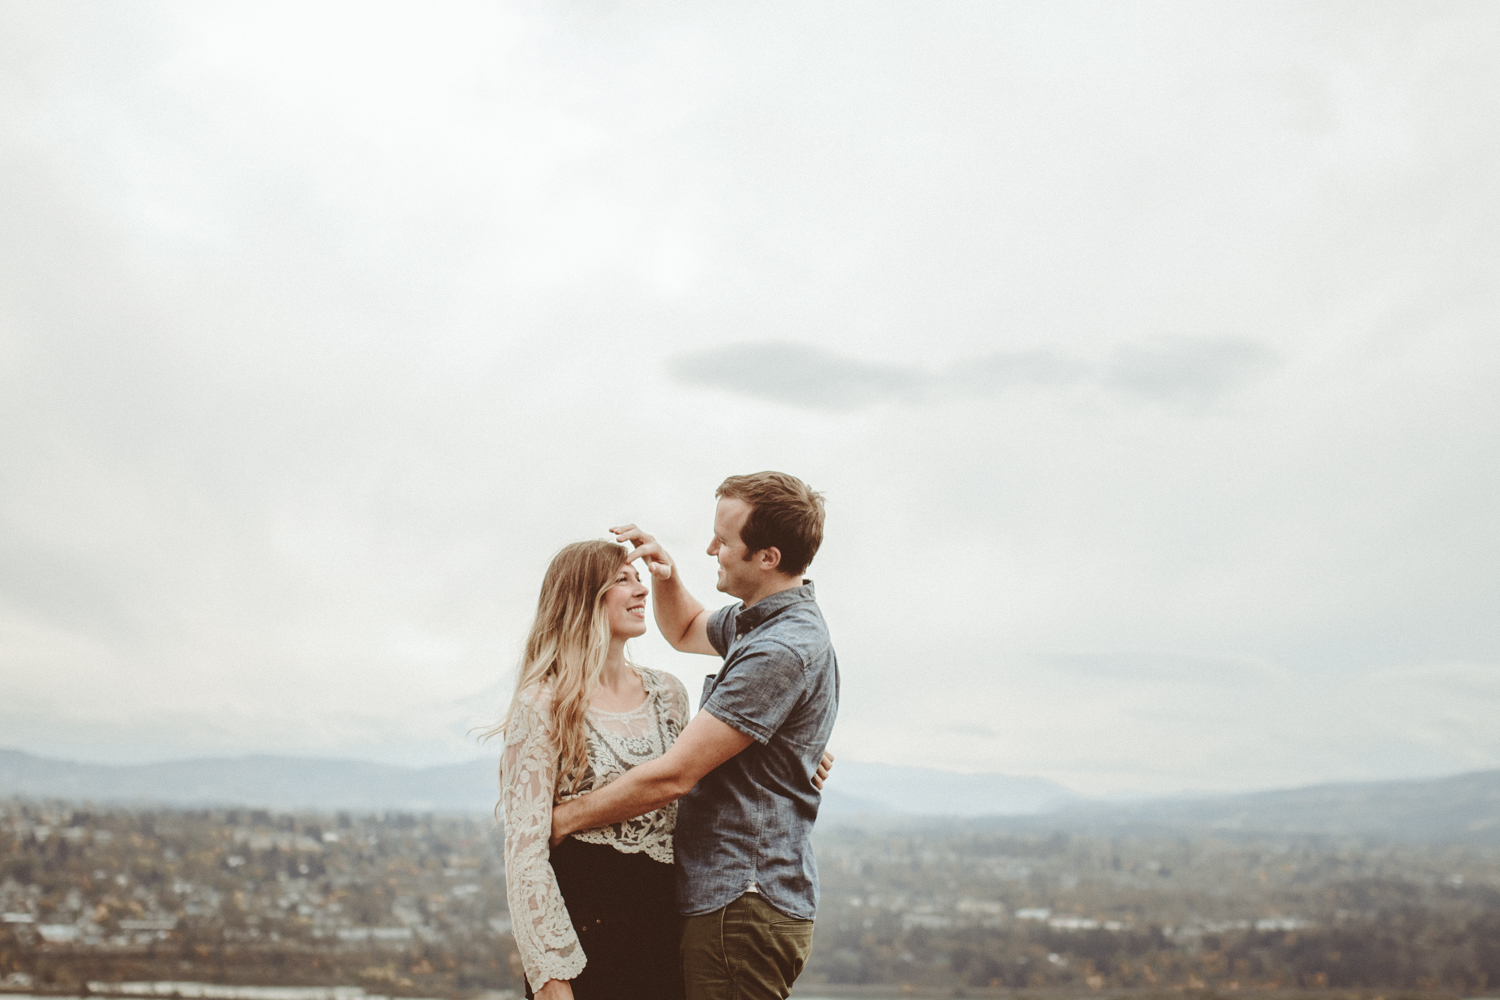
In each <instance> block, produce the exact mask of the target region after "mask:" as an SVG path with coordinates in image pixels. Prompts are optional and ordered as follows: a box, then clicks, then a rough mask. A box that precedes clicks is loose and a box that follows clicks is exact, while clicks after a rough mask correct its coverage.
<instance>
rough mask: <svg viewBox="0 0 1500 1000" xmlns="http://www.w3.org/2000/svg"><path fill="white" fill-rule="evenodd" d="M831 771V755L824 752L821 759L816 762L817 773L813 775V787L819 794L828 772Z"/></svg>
mask: <svg viewBox="0 0 1500 1000" xmlns="http://www.w3.org/2000/svg"><path fill="white" fill-rule="evenodd" d="M832 770H833V754H831V753H829V752H828V751H827V750H824V751H823V759H822V760H820V761H818V773H817V774H815V775H813V787H814V788H816V789H817V790H818V791H820V792H821V791H822V790H823V782H825V781H827V780H828V772H829V771H832Z"/></svg>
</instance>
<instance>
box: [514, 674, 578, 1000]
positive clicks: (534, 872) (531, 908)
mask: <svg viewBox="0 0 1500 1000" xmlns="http://www.w3.org/2000/svg"><path fill="white" fill-rule="evenodd" d="M549 729H550V727H549V722H548V714H547V711H546V700H545V698H540V699H538V698H527V697H526V696H525V695H524V694H523V695H521V696H520V698H519V704H517V705H516V710H515V714H514V716H513V717H512V719H511V722H510V727H509V729H508V730H507V731H506V734H505V752H504V754H503V755H502V757H501V789H500V797H501V802H502V803H503V804H504V807H505V892H506V897H507V901H508V903H509V905H510V920H511V933H512V934H513V935H514V936H515V939H516V950H517V951H519V952H520V953H521V966H522V968H524V969H525V971H526V980H527V981H528V982H529V983H531V988H532V989H533V990H540V989H541V988H542V985H543V984H544V983H546V982H547V980H549V979H574V978H576V977H577V976H578V974H579V973H580V972H582V971H583V967H584V965H585V964H586V963H587V958H586V957H585V955H584V953H583V946H582V945H581V944H580V943H579V941H578V935H577V934H576V933H574V931H573V921H572V919H571V918H570V917H569V916H568V907H567V905H566V904H565V903H564V902H563V898H562V891H561V890H560V889H558V887H557V876H556V875H555V874H554V873H553V871H552V863H551V860H550V858H551V848H549V847H548V846H547V841H548V839H550V837H551V836H552V802H553V798H554V796H555V793H556V790H557V763H556V760H557V755H556V753H555V751H554V749H553V746H552V736H551V733H550V731H549Z"/></svg>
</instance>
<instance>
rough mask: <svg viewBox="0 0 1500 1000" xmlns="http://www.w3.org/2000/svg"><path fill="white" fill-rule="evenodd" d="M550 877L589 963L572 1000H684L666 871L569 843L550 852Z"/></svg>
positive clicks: (677, 926)
mask: <svg viewBox="0 0 1500 1000" xmlns="http://www.w3.org/2000/svg"><path fill="white" fill-rule="evenodd" d="M552 871H553V872H554V873H556V875H557V887H558V888H559V889H561V890H562V898H563V902H564V903H566V904H567V906H568V916H569V917H570V918H572V921H573V930H574V931H576V932H577V934H578V940H579V943H581V944H582V945H583V953H584V955H585V956H587V958H588V964H587V965H586V966H584V969H583V971H582V972H581V973H579V975H578V978H577V979H574V980H573V982H572V986H573V997H574V1000H636V998H637V997H639V998H640V1000H683V998H684V992H683V987H682V958H681V956H680V953H679V947H680V943H681V938H682V918H681V917H679V916H678V915H677V885H676V871H675V869H674V868H673V866H672V865H664V864H662V863H661V862H660V861H653V860H652V859H651V858H650V857H648V856H647V855H646V854H644V853H640V854H624V853H622V852H620V851H617V850H615V849H614V848H613V847H610V846H608V845H607V844H585V843H583V842H582V841H579V840H574V839H573V838H572V837H569V838H567V839H566V840H564V841H563V842H562V843H561V844H558V845H557V846H556V847H554V848H552ZM526 995H527V996H528V997H530V996H531V995H532V993H531V984H530V983H528V984H527V985H526Z"/></svg>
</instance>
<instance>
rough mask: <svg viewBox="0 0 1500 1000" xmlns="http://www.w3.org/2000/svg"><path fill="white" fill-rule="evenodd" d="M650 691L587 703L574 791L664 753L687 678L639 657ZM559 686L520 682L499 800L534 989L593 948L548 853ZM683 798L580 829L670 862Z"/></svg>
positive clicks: (587, 836)
mask: <svg viewBox="0 0 1500 1000" xmlns="http://www.w3.org/2000/svg"><path fill="white" fill-rule="evenodd" d="M636 672H637V673H639V674H640V676H641V683H642V685H643V686H644V687H645V688H646V700H645V701H644V702H642V703H641V704H640V705H639V706H638V707H636V708H634V709H631V710H630V711H628V712H601V711H597V710H595V709H592V708H591V709H589V712H588V714H587V716H586V717H585V718H586V721H587V725H588V742H589V770H588V773H587V774H585V776H584V782H583V787H582V788H581V789H580V790H579V791H578V792H577V793H576V794H578V795H582V794H583V793H584V792H588V791H592V790H593V789H595V788H599V787H601V786H603V785H606V784H608V783H609V782H611V781H613V780H614V779H616V778H618V777H619V776H620V775H622V774H624V773H625V772H626V771H628V770H630V769H631V768H632V767H634V766H635V765H637V764H642V763H644V762H646V761H648V760H654V759H656V758H657V757H660V756H661V755H662V754H664V753H666V751H667V748H668V747H670V746H671V745H672V743H673V742H674V741H675V740H676V739H677V734H678V733H680V732H682V728H683V727H684V726H685V725H687V715H688V698H687V688H685V687H683V684H682V681H680V680H678V679H677V678H676V677H674V676H672V675H671V674H668V673H664V672H662V671H660V670H651V669H648V668H645V667H637V668H636ZM551 710H552V688H551V686H550V685H548V684H542V685H540V686H538V687H536V688H531V689H528V690H527V691H523V692H521V695H520V699H519V704H518V705H517V706H516V711H515V714H514V715H513V716H512V718H511V724H510V728H509V729H507V730H506V733H505V752H504V755H503V756H502V765H501V766H502V770H501V774H502V776H503V777H502V786H501V789H500V800H501V803H502V804H503V806H504V809H505V885H506V893H507V896H508V900H509V903H510V918H511V928H512V933H513V934H514V935H515V939H516V949H517V950H518V951H519V952H520V953H521V965H522V966H523V967H524V968H525V970H526V979H527V981H528V982H530V983H531V988H532V989H533V990H539V989H541V988H542V985H543V984H544V983H546V981H547V980H549V979H574V978H576V977H577V975H578V974H579V973H580V972H582V971H583V967H584V964H585V962H586V960H587V959H586V956H585V955H584V953H583V947H582V945H580V944H579V941H578V936H577V935H576V934H575V933H574V931H573V922H572V921H571V920H570V919H569V917H568V908H567V906H566V905H565V904H564V902H563V898H562V893H561V892H559V891H558V888H557V878H556V876H555V875H553V873H552V865H551V864H550V863H549V861H548V856H549V849H548V846H547V840H548V838H549V837H550V836H551V834H552V806H553V805H554V803H556V802H558V801H561V800H562V798H570V797H572V796H559V795H558V794H557V752H556V750H555V749H554V747H553V745H552V734H551ZM676 821H677V803H675V802H674V803H672V804H671V805H668V806H664V807H663V808H661V809H658V810H657V811H656V812H651V813H647V814H646V815H644V816H637V817H636V818H635V819H631V820H626V821H625V822H623V823H616V824H614V825H613V826H606V827H600V828H599V829H596V830H582V831H580V832H578V833H575V834H573V836H574V837H576V838H577V839H579V840H582V841H585V842H587V843H590V844H608V845H609V846H611V847H613V848H614V849H615V850H617V851H623V852H625V853H626V854H635V853H638V852H641V851H644V852H646V854H647V855H648V856H649V857H651V858H654V859H655V860H657V861H661V862H664V863H666V864H671V863H672V829H673V827H674V826H675V824H676Z"/></svg>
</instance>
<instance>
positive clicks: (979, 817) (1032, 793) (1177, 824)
mask: <svg viewBox="0 0 1500 1000" xmlns="http://www.w3.org/2000/svg"><path fill="white" fill-rule="evenodd" d="M497 785H498V782H497V777H496V764H495V762H494V761H493V760H476V761H471V762H469V763H466V764H452V765H447V766H443V767H427V768H406V767H392V766H388V765H383V764H371V763H368V762H362V761H342V760H320V759H308V758H297V757H275V756H254V757H236V758H214V759H202V760H185V761H172V762H167V763H161V764H135V765H107V764H78V763H73V762H69V761H61V760H53V759H49V758H45V757H37V756H34V755H32V754H28V753H24V752H21V751H18V750H0V797H21V798H32V799H40V798H52V799H67V800H73V801H79V802H97V803H101V804H102V803H133V804H143V805H144V804H159V805H170V806H208V805H219V806H254V807H266V808H275V809H317V810H323V811H336V810H348V811H353V812H374V811H399V812H453V813H476V812H483V813H488V812H490V811H492V810H493V809H494V806H495V798H496V794H497ZM821 817H822V818H823V819H824V820H825V821H831V822H834V823H838V822H855V821H858V822H876V823H901V824H909V823H921V822H925V821H930V820H932V819H936V818H939V817H948V818H950V819H952V820H957V821H961V822H964V823H966V824H974V823H980V824H984V825H991V826H994V825H998V826H1003V827H1006V828H1011V829H1015V830H1016V831H1017V832H1022V831H1030V832H1038V831H1048V830H1058V831H1065V832H1074V833H1092V834H1100V835H1108V836H1130V835H1155V836H1160V835H1184V836H1219V837H1243V836H1251V835H1262V834H1274V835H1315V836H1333V837H1340V836H1348V837H1361V838H1382V839H1390V840H1407V841H1437V842H1445V843H1475V844H1500V770H1496V771H1478V772H1474V773H1471V774H1462V775H1458V776H1456V777H1451V778H1435V779H1428V780H1420V781H1382V782H1362V783H1342V784H1327V785H1315V786H1311V787H1307V788H1295V789H1287V790H1281V791H1269V792H1252V793H1248V794H1240V795H1215V796H1179V797H1170V798H1158V799H1148V800H1145V801H1142V802H1135V803H1131V804H1118V803H1103V802H1098V801H1091V800H1088V799H1085V798H1084V797H1082V796H1080V795H1078V794H1077V793H1075V792H1072V791H1070V790H1069V789H1067V788H1064V787H1063V786H1062V785H1059V784H1057V783H1056V782H1052V781H1048V780H1046V779H1044V778H1026V777H1011V776H1007V775H1002V774H955V773H952V772H948V771H938V770H932V769H928V768H916V767H893V766H889V765H885V764H862V763H855V762H849V761H841V762H839V763H838V764H836V765H835V766H834V774H833V779H832V781H831V782H830V784H829V787H828V788H827V789H826V790H825V792H824V796H823V808H822V813H821Z"/></svg>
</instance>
